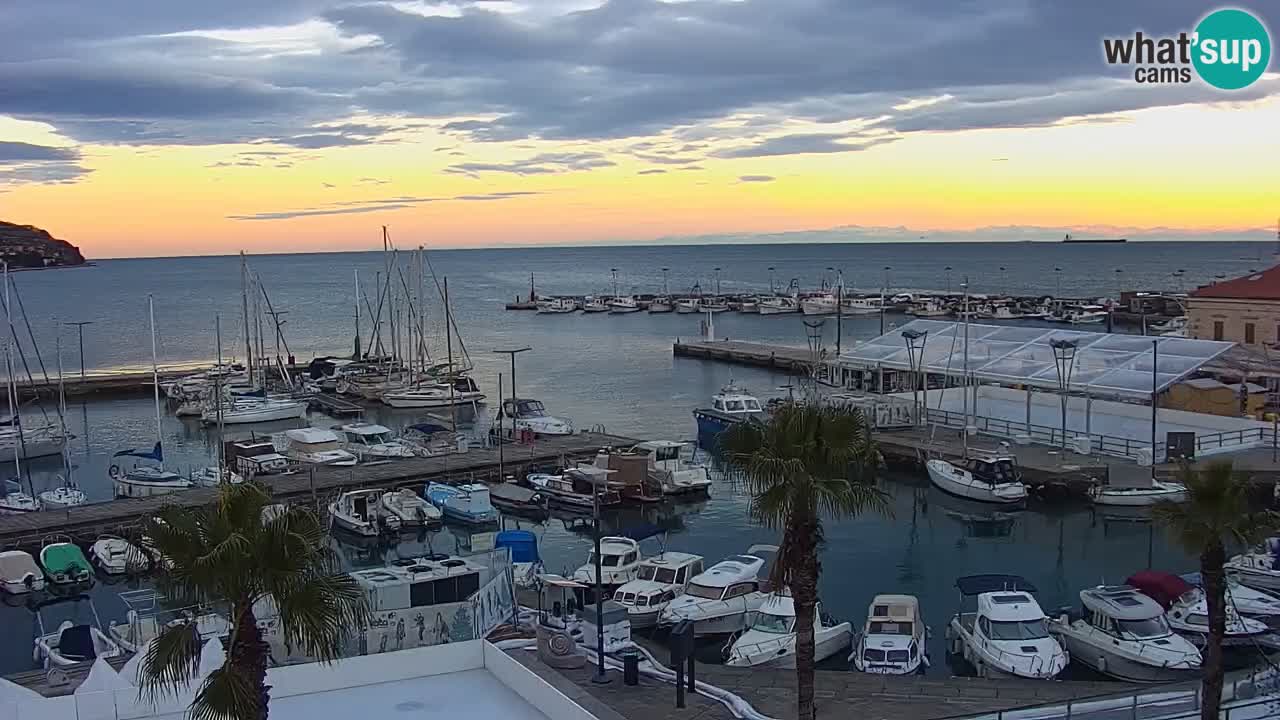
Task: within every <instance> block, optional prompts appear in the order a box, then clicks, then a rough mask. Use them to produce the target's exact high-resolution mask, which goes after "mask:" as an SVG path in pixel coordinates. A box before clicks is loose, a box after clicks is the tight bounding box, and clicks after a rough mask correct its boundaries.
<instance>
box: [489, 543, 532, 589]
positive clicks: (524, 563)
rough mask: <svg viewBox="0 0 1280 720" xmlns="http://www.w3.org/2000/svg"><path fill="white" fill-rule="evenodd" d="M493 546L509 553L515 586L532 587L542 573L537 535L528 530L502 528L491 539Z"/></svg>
mask: <svg viewBox="0 0 1280 720" xmlns="http://www.w3.org/2000/svg"><path fill="white" fill-rule="evenodd" d="M493 546H494V547H495V548H507V549H508V550H509V551H510V553H511V575H512V578H513V580H514V582H515V584H516V587H518V588H523V589H532V588H535V587H537V585H538V576H539V575H541V574H542V558H541V557H540V556H539V555H538V536H537V535H534V534H533V533H532V532H530V531H528V530H503V531H502V532H500V533H498V534H497V536H496V537H495V538H494V540H493Z"/></svg>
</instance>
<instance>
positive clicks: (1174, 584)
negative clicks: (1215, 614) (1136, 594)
mask: <svg viewBox="0 0 1280 720" xmlns="http://www.w3.org/2000/svg"><path fill="white" fill-rule="evenodd" d="M1124 584H1125V585H1128V586H1130V587H1133V588H1137V589H1138V590H1140V591H1142V594H1144V595H1146V596H1148V597H1150V598H1151V599H1152V600H1155V601H1156V602H1158V603H1160V604H1161V605H1163V606H1164V607H1165V609H1168V608H1169V606H1171V605H1173V603H1174V601H1176V600H1177V599H1178V598H1180V597H1182V594H1183V593H1185V592H1186V591H1188V590H1190V589H1191V584H1190V583H1188V582H1187V581H1186V580H1183V579H1182V578H1180V577H1178V576H1177V575H1174V574H1173V573H1167V572H1159V571H1158V570H1143V571H1142V572H1136V573H1134V574H1133V575H1130V576H1129V579H1128V580H1125V581H1124Z"/></svg>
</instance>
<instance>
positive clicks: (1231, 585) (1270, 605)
mask: <svg viewBox="0 0 1280 720" xmlns="http://www.w3.org/2000/svg"><path fill="white" fill-rule="evenodd" d="M1179 577H1181V578H1182V579H1183V580H1186V581H1187V582H1188V583H1191V584H1192V585H1194V586H1196V587H1198V588H1201V589H1203V588H1204V581H1203V579H1202V578H1201V577H1200V573H1198V572H1195V573H1186V574H1183V575H1180V576H1179ZM1226 582H1227V603H1228V604H1229V605H1231V606H1232V607H1233V608H1235V610H1236V612H1238V613H1240V614H1241V615H1244V616H1245V617H1252V618H1257V619H1259V620H1261V621H1263V622H1265V623H1267V625H1269V626H1271V627H1275V626H1276V625H1277V624H1278V623H1280V597H1276V596H1275V595H1272V594H1271V593H1268V592H1263V591H1261V590H1254V589H1253V588H1251V587H1249V586H1248V585H1244V584H1242V583H1241V582H1240V581H1239V580H1238V579H1236V577H1235V576H1233V575H1227V577H1226Z"/></svg>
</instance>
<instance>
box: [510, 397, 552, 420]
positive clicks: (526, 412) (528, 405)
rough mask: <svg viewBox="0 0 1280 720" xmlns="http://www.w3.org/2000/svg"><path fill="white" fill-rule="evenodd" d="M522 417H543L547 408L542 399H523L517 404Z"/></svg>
mask: <svg viewBox="0 0 1280 720" xmlns="http://www.w3.org/2000/svg"><path fill="white" fill-rule="evenodd" d="M516 412H517V413H518V414H519V415H520V416H521V417H541V416H543V415H546V414H547V408H546V406H545V405H543V404H542V401H541V400H523V401H521V402H520V404H519V405H517V406H516Z"/></svg>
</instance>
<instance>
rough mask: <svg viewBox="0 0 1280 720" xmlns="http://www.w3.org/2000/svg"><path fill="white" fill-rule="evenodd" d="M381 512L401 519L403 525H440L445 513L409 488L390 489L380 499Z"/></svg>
mask: <svg viewBox="0 0 1280 720" xmlns="http://www.w3.org/2000/svg"><path fill="white" fill-rule="evenodd" d="M378 504H379V508H380V513H381V514H383V515H388V516H393V517H396V518H398V519H399V520H400V526H401V527H425V526H428V525H438V524H440V521H441V520H442V519H443V518H444V514H443V513H441V512H440V509H439V508H437V507H436V506H435V505H432V504H431V503H429V502H427V501H426V500H424V499H423V498H421V497H418V495H417V494H416V493H414V492H413V491H412V490H410V489H409V488H400V489H399V490H388V491H387V492H384V493H382V497H381V498H379V500H378Z"/></svg>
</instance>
